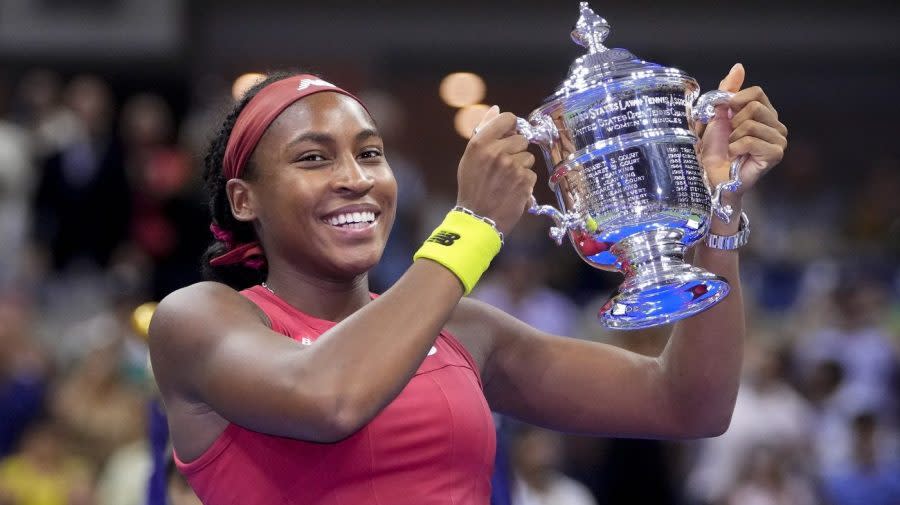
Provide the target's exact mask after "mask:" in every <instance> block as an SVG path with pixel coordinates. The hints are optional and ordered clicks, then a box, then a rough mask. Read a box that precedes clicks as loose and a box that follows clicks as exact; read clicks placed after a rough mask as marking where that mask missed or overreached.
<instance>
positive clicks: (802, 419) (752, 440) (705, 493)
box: [688, 331, 814, 503]
mask: <svg viewBox="0 0 900 505" xmlns="http://www.w3.org/2000/svg"><path fill="white" fill-rule="evenodd" d="M771 338H772V337H764V336H762V335H761V334H760V332H759V331H756V332H755V333H753V332H751V333H750V338H748V339H747V343H746V347H745V356H744V378H743V380H742V382H741V387H740V390H739V391H738V396H737V401H736V403H735V408H734V414H733V415H732V418H731V426H730V427H729V428H728V431H727V432H726V433H725V434H724V435H722V436H720V437H717V438H713V439H707V440H703V441H701V442H700V443H699V453H698V456H697V462H696V464H695V465H694V467H693V468H692V469H691V471H690V474H689V476H688V494H689V495H690V496H691V497H692V498H694V499H695V500H697V501H699V502H701V503H716V502H718V501H720V500H722V499H725V498H726V497H727V496H728V493H729V491H730V490H732V489H734V486H735V483H736V482H737V481H738V478H739V476H740V472H741V470H742V465H743V464H744V461H747V460H748V459H749V458H750V457H751V455H752V453H753V451H754V449H755V448H757V447H759V446H761V445H773V446H778V447H779V448H781V449H782V450H783V451H784V452H782V453H781V454H779V458H783V459H786V460H787V461H786V462H787V463H788V464H801V463H804V462H805V461H804V459H805V455H806V454H808V452H809V447H810V446H811V438H810V437H811V435H812V434H811V433H810V426H812V425H813V419H814V413H813V410H812V408H811V406H810V405H809V404H808V403H807V402H806V400H805V399H804V398H803V397H802V396H800V394H799V393H798V392H797V391H796V390H794V388H793V387H792V386H791V385H790V383H789V382H788V381H787V378H786V375H785V372H786V370H785V367H786V364H787V359H786V358H787V354H786V352H784V351H783V350H781V349H779V348H778V347H776V346H775V345H773V344H771V343H768V342H770V341H771ZM760 471H763V470H760ZM764 471H771V469H768V470H764ZM751 473H753V472H751Z"/></svg>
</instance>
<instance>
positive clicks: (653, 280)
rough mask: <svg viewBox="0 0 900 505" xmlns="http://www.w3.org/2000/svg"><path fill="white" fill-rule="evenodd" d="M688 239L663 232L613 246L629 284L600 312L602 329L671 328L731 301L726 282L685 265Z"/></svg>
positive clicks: (651, 232)
mask: <svg viewBox="0 0 900 505" xmlns="http://www.w3.org/2000/svg"><path fill="white" fill-rule="evenodd" d="M683 236H684V233H683V232H682V231H681V230H677V229H665V228H663V229H658V230H649V231H645V232H641V233H636V234H634V235H631V236H629V237H627V238H624V239H622V240H620V241H619V242H618V243H616V244H615V245H614V246H612V248H611V249H610V252H612V254H614V255H615V256H616V258H617V259H618V261H619V264H620V265H621V266H620V269H621V270H622V271H623V272H624V273H625V282H623V283H622V285H621V286H620V287H619V289H618V291H617V292H616V293H615V294H614V295H613V296H612V298H610V299H609V301H607V302H606V304H604V305H603V307H602V308H601V309H600V313H599V314H598V317H599V319H600V324H602V325H603V326H605V327H607V328H613V329H638V328H646V327H649V326H656V325H659V324H666V323H671V322H675V321H677V320H679V319H684V318H686V317H689V316H692V315H694V314H697V313H698V312H701V311H703V310H706V309H708V308H709V307H711V306H713V305H715V304H716V303H718V302H719V301H721V300H722V299H723V298H725V296H726V295H728V292H729V285H728V281H727V280H726V279H725V278H724V277H721V276H718V275H715V274H713V273H710V272H708V271H706V270H704V269H702V268H699V267H695V266H693V265H689V264H688V263H686V262H685V261H684V253H685V250H686V248H687V246H686V245H685V244H684V243H682V238H683Z"/></svg>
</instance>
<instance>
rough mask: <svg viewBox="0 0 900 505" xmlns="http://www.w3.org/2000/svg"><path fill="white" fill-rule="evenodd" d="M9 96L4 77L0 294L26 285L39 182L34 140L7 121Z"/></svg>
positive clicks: (0, 90) (0, 94)
mask: <svg viewBox="0 0 900 505" xmlns="http://www.w3.org/2000/svg"><path fill="white" fill-rule="evenodd" d="M8 96H9V93H8V83H7V81H6V78H5V76H4V75H2V74H0V237H2V240H0V290H3V289H4V288H5V287H8V286H11V285H12V284H14V283H17V282H21V281H22V275H23V274H22V272H23V270H24V259H25V250H26V246H27V240H28V235H29V233H28V230H29V226H30V224H31V223H30V215H31V208H30V204H31V191H32V189H33V185H34V180H35V177H34V166H33V163H32V145H31V138H30V136H29V134H28V132H27V131H26V130H24V129H22V128H20V127H18V126H16V125H15V124H13V123H12V122H10V121H7V119H6V118H7V97H8Z"/></svg>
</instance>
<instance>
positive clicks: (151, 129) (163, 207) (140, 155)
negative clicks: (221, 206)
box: [120, 93, 208, 299]
mask: <svg viewBox="0 0 900 505" xmlns="http://www.w3.org/2000/svg"><path fill="white" fill-rule="evenodd" d="M120 128H121V130H120V134H121V138H122V142H123V152H124V159H125V164H126V167H127V168H126V170H127V173H128V176H129V181H130V183H131V194H132V195H133V212H132V215H133V217H132V220H131V223H130V234H129V235H130V238H131V241H132V244H133V245H134V246H135V250H134V251H133V252H135V253H136V255H137V257H131V258H129V259H130V260H131V261H132V262H133V263H136V264H134V265H133V266H134V267H135V269H136V270H139V271H140V270H143V269H144V268H143V265H146V264H149V265H151V266H152V271H151V272H150V275H149V277H151V278H152V285H151V286H150V292H151V295H152V298H153V299H160V298H162V297H164V296H165V295H166V294H168V293H170V292H172V291H174V290H176V289H178V288H181V287H183V286H185V285H187V284H191V283H194V282H197V281H199V280H200V271H199V268H198V265H197V258H198V257H199V256H200V255H201V254H202V253H203V250H204V249H205V247H206V238H207V237H206V236H204V235H203V234H202V233H197V230H198V229H203V228H204V227H205V226H206V225H207V220H208V217H207V212H206V209H205V204H204V203H203V202H202V201H201V199H200V198H199V197H198V196H197V194H198V192H199V177H198V174H197V173H196V171H195V170H194V167H193V165H192V161H191V157H190V155H189V154H188V153H187V152H185V151H184V150H182V149H181V148H180V147H178V146H177V145H176V144H175V143H174V139H175V137H176V135H175V123H174V119H173V117H172V111H171V109H170V107H169V105H168V104H167V103H166V102H165V100H163V99H162V98H161V97H160V96H158V95H154V94H148V93H143V94H138V95H135V96H133V97H131V98H129V99H128V100H127V101H126V102H125V105H124V106H123V107H122V117H121V122H120ZM145 277H147V276H145Z"/></svg>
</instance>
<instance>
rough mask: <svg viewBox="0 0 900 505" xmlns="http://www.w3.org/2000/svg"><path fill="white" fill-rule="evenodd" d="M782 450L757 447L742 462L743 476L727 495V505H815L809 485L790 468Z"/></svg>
mask: <svg viewBox="0 0 900 505" xmlns="http://www.w3.org/2000/svg"><path fill="white" fill-rule="evenodd" d="M792 459H794V458H793V455H791V454H785V449H784V448H780V447H779V448H775V447H772V446H766V445H760V446H757V447H755V448H754V449H753V450H752V451H751V452H750V455H749V457H748V458H747V461H746V463H745V468H744V470H743V476H742V477H741V479H740V481H739V482H738V484H737V485H736V486H735V488H734V489H733V490H732V491H730V492H729V493H728V498H727V499H726V504H727V505H816V496H815V492H814V491H813V487H812V485H811V484H810V483H809V481H808V480H807V479H806V478H804V476H801V475H798V474H797V473H796V472H795V471H793V470H792V469H791V468H790V461H791V460H792Z"/></svg>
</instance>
